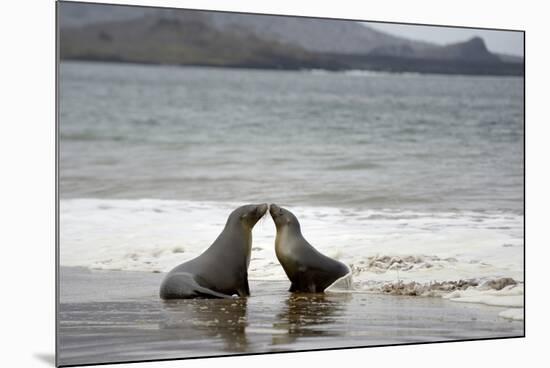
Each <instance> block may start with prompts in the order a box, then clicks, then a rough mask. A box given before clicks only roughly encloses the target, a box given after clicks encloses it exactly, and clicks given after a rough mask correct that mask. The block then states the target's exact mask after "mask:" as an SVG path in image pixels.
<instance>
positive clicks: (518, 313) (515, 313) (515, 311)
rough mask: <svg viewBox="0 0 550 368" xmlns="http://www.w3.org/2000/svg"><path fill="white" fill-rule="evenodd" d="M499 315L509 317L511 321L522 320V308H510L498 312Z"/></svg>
mask: <svg viewBox="0 0 550 368" xmlns="http://www.w3.org/2000/svg"><path fill="white" fill-rule="evenodd" d="M498 315H499V317H502V318H506V319H511V320H513V321H523V319H524V318H523V315H524V309H523V308H511V309H506V310H504V311H502V312H500V313H499V314H498Z"/></svg>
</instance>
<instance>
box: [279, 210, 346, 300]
mask: <svg viewBox="0 0 550 368" xmlns="http://www.w3.org/2000/svg"><path fill="white" fill-rule="evenodd" d="M269 213H270V214H271V217H272V218H273V221H274V222H275V226H276V227H277V235H276V237H275V253H276V255H277V259H278V260H279V262H280V263H281V265H282V266H283V269H284V270H285V273H286V275H287V276H288V278H289V280H290V282H291V285H290V289H289V291H292V292H310V293H321V292H323V291H325V289H326V288H327V287H329V286H330V285H332V284H333V283H335V282H336V281H337V280H339V279H341V278H342V277H344V276H346V275H348V274H349V273H350V269H349V267H348V266H346V265H345V264H343V263H342V262H339V261H337V260H335V259H332V258H329V257H327V256H325V255H324V254H322V253H320V252H319V251H317V250H316V249H315V248H313V246H312V245H311V244H309V243H308V242H307V240H306V239H304V237H303V236H302V232H301V230H300V223H299V222H298V219H297V218H296V216H294V215H293V214H292V212H290V211H288V210H286V209H284V208H281V207H279V206H277V205H276V204H271V205H270V207H269Z"/></svg>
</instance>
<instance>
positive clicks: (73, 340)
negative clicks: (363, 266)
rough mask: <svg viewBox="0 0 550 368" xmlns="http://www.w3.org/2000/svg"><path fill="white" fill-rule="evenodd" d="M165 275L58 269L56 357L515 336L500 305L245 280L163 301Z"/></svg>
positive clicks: (131, 357)
mask: <svg viewBox="0 0 550 368" xmlns="http://www.w3.org/2000/svg"><path fill="white" fill-rule="evenodd" d="M163 276H164V274H162V273H146V272H124V271H90V270H89V269H86V268H79V267H74V268H73V267H62V268H61V269H60V282H61V288H60V308H59V311H60V313H59V319H58V323H59V332H60V334H59V363H60V364H61V365H78V364H87V363H101V362H120V361H135V360H149V359H166V358H188V357H201V356H215V355H232V354H250V353H263V352H277V351H297V350H309V349H324V348H338V347H351V346H373V345H386V344H402V343H413V342H430V341H449V340H462V339H476V338H498V337H514V336H516V337H519V336H522V335H523V334H524V324H523V321H509V320H506V319H503V318H501V317H498V313H499V312H500V311H503V310H505V309H506V308H503V307H493V306H486V305H479V304H470V303H454V302H452V301H449V300H445V299H441V298H435V297H405V296H391V295H382V294H373V293H330V294H329V293H327V294H310V295H306V294H291V293H289V292H287V289H288V283H287V282H283V281H273V282H268V281H254V280H251V282H250V288H251V293H252V296H251V297H250V298H248V299H232V300H218V299H210V300H207V299H195V300H181V301H170V302H164V301H162V300H160V299H159V298H158V286H159V284H160V281H161V280H162V278H163Z"/></svg>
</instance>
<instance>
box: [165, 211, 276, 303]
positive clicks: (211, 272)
mask: <svg viewBox="0 0 550 368" xmlns="http://www.w3.org/2000/svg"><path fill="white" fill-rule="evenodd" d="M266 211H267V204H258V205H256V204H251V205H247V206H242V207H239V208H237V209H236V210H234V211H233V212H232V213H231V214H230V215H229V218H228V219H227V223H226V224H225V227H224V229H223V231H222V232H221V234H220V235H219V236H218V238H217V239H216V240H215V241H214V243H213V244H212V245H211V246H210V247H209V248H208V249H206V250H205V251H204V252H203V253H202V254H201V255H200V256H198V257H197V258H194V259H192V260H190V261H187V262H185V263H183V264H181V265H179V266H177V267H176V268H174V269H173V270H172V271H170V272H169V273H168V275H166V277H165V278H164V280H163V281H162V284H161V286H160V297H161V298H162V299H186V298H197V297H206V298H208V297H210V298H229V297H231V296H232V295H233V294H238V295H239V296H248V295H250V289H249V288H248V265H249V263H250V251H251V249H252V228H253V227H254V225H255V224H256V222H258V220H259V219H260V218H261V217H262V216H263V215H264V214H265V213H266Z"/></svg>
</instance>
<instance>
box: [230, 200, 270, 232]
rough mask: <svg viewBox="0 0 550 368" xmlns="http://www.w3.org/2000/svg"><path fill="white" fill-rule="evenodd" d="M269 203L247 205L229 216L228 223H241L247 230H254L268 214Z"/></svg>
mask: <svg viewBox="0 0 550 368" xmlns="http://www.w3.org/2000/svg"><path fill="white" fill-rule="evenodd" d="M267 207H268V206H267V203H262V204H247V205H245V206H241V207H239V208H237V209H236V210H234V211H233V212H232V213H231V215H229V221H228V222H237V221H238V222H240V223H241V224H243V225H244V226H245V227H246V228H248V229H252V228H253V227H254V225H256V222H258V220H259V219H261V218H262V217H263V215H264V214H265V213H266V212H267Z"/></svg>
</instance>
